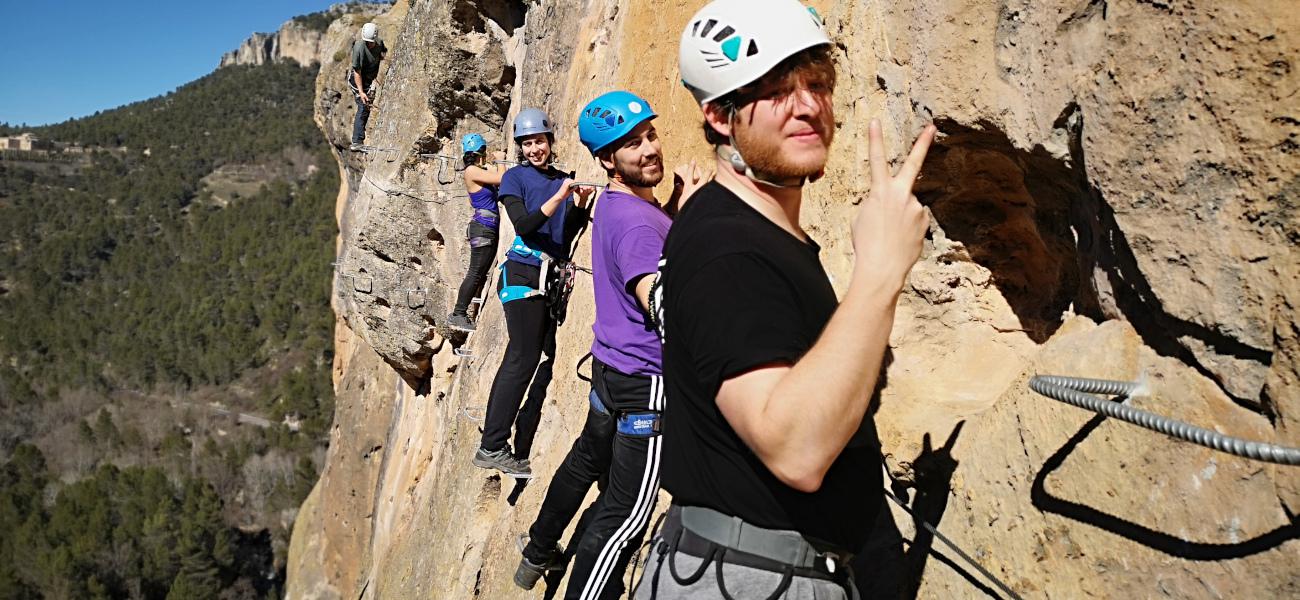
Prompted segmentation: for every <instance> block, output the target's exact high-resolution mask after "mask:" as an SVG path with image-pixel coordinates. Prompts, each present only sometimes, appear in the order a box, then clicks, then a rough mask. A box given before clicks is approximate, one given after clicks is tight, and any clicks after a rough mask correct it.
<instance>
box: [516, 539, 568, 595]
mask: <svg viewBox="0 0 1300 600" xmlns="http://www.w3.org/2000/svg"><path fill="white" fill-rule="evenodd" d="M563 559H564V555H563V553H561V552H560V549H559V548H556V549H555V550H553V551H552V552H551V554H550V556H547V557H546V560H545V561H542V562H541V563H540V564H538V563H535V562H533V561H531V560H528V557H527V556H525V557H521V558H520V559H519V566H518V567H515V585H517V586H519V587H521V588H523V589H525V590H531V589H533V587H534V586H536V585H537V580H539V579H541V578H542V577H544V576H545V575H546V574H547V573H548V572H550V571H560V570H563V569H564V562H563Z"/></svg>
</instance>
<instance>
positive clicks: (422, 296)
mask: <svg viewBox="0 0 1300 600" xmlns="http://www.w3.org/2000/svg"><path fill="white" fill-rule="evenodd" d="M411 294H419V298H420V303H419V304H412V303H411ZM425 298H426V296H425V293H424V290H422V289H419V288H416V289H413V290H406V307H407V308H412V309H414V308H421V307H423V306H424V301H425Z"/></svg>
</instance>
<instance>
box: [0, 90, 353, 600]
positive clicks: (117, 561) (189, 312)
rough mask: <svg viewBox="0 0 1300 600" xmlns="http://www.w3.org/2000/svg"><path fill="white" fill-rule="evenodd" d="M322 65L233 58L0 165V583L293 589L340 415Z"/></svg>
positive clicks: (331, 175) (32, 593)
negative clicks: (296, 536) (222, 177)
mask: <svg viewBox="0 0 1300 600" xmlns="http://www.w3.org/2000/svg"><path fill="white" fill-rule="evenodd" d="M314 80H315V71H314V70H309V69H304V68H301V67H298V66H295V65H283V64H274V65H266V66H259V67H242V66H236V67H227V68H222V69H219V70H217V71H216V72H214V73H212V74H210V75H208V76H206V77H203V78H201V79H199V80H197V81H195V82H193V83H190V84H187V85H185V86H182V87H181V88H178V89H177V90H176V91H174V92H172V93H170V94H167V95H165V96H161V97H158V98H154V99H151V100H147V101H144V102H139V103H135V104H131V105H128V106H124V107H121V108H118V109H114V110H110V111H105V112H102V113H98V114H96V115H94V116H90V117H86V118H83V119H77V120H73V121H68V122H65V123H60V124H57V125H51V126H46V127H40V128H36V129H25V130H24V131H33V132H34V133H35V134H36V135H37V136H39V137H41V138H44V139H47V140H52V141H56V142H65V143H77V144H80V145H82V146H85V147H86V148H87V149H88V151H87V152H85V153H84V154H77V155H66V154H50V155H21V154H19V153H6V155H5V156H4V157H3V159H0V464H2V465H3V469H2V470H0V598H28V597H40V596H46V597H75V598H82V597H145V598H163V597H183V598H204V597H216V596H217V594H218V593H221V595H222V597H232V598H242V597H262V596H264V595H267V594H271V595H277V594H278V590H279V585H280V581H281V580H282V572H283V570H282V565H283V559H282V556H279V557H275V556H274V554H282V552H283V545H284V542H285V540H286V539H287V535H288V529H287V528H288V527H289V526H290V525H291V523H292V518H293V512H294V509H295V508H296V507H297V505H298V504H299V502H300V501H301V499H302V497H303V496H305V495H306V493H307V492H308V491H309V490H310V488H311V485H312V483H313V482H314V480H315V477H316V467H317V464H318V462H319V460H320V456H319V455H320V454H321V453H322V445H323V443H324V437H323V433H324V431H325V430H326V428H327V427H328V425H329V421H330V418H331V415H332V411H333V407H332V400H331V398H332V392H331V389H330V382H329V365H330V361H331V358H332V356H331V354H332V346H331V327H332V324H333V319H332V314H331V312H330V308H329V304H328V302H329V289H328V286H329V282H330V269H331V267H330V261H331V260H332V256H333V239H334V235H335V229H334V222H333V216H332V215H333V202H334V196H335V193H336V191H337V189H338V175H337V172H336V170H335V169H334V168H333V160H332V159H331V158H330V157H329V154H328V152H327V150H326V148H325V144H324V142H323V140H321V137H320V133H319V131H318V130H317V129H316V128H315V126H314V124H313V123H312V120H311V112H312V98H313V91H314ZM15 131H17V129H16V128H13V127H8V126H0V134H7V133H11V132H15ZM232 169H233V170H235V171H238V172H252V173H262V174H264V175H263V176H262V177H261V179H255V180H253V181H252V183H251V185H252V188H251V189H253V190H256V191H255V192H253V193H247V192H246V193H244V194H242V195H241V194H240V193H238V192H233V191H230V190H223V189H219V188H220V186H219V185H218V184H217V183H214V182H216V181H218V178H216V177H215V176H213V177H209V176H210V175H212V174H213V173H214V171H218V172H223V171H227V170H232ZM240 169H242V171H240ZM205 178H206V179H205ZM244 183H245V184H248V183H249V182H247V181H245V182H244ZM243 189H245V190H247V189H248V187H247V186H246V187H245V188H243ZM239 413H246V415H245V416H244V417H240V416H238V414H239ZM290 424H291V425H292V427H291V426H290ZM237 549H238V550H239V551H236V550H237ZM222 590H224V592H223V591H222ZM169 593H170V596H169Z"/></svg>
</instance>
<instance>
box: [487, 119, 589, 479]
mask: <svg viewBox="0 0 1300 600" xmlns="http://www.w3.org/2000/svg"><path fill="white" fill-rule="evenodd" d="M514 139H515V142H516V143H517V144H518V145H519V153H520V163H521V164H520V165H519V166H517V167H513V168H511V169H510V170H508V171H506V173H505V175H503V176H502V177H501V187H500V188H499V190H498V195H499V197H500V200H501V204H502V205H503V206H504V207H505V209H506V214H507V215H509V216H510V222H511V223H512V224H514V226H515V233H516V237H515V239H514V241H513V242H512V243H511V244H510V249H509V250H508V251H506V256H505V260H503V261H501V279H500V280H499V283H498V285H497V297H498V298H500V300H501V304H502V308H503V309H504V312H505V317H506V330H507V332H508V333H509V335H510V342H509V344H508V345H507V346H506V351H505V356H504V357H503V358H502V360H501V367H500V368H499V369H497V374H496V378H495V379H493V380H492V391H491V393H490V395H489V396H488V406H487V414H486V416H485V417H484V420H483V440H482V442H480V444H479V449H478V451H477V452H476V453H475V454H474V465H475V466H478V467H482V468H485V469H497V470H500V471H501V472H503V473H505V474H507V475H510V476H512V477H518V478H528V477H532V468H531V466H530V465H529V463H528V454H529V452H530V451H531V450H532V446H533V435H534V434H536V433H537V423H538V421H539V420H540V419H541V416H542V403H543V401H544V400H545V399H546V387H547V386H548V385H550V383H551V369H552V363H553V362H554V360H555V328H556V320H555V317H554V316H553V315H552V313H551V310H550V307H549V306H548V305H547V300H546V294H545V293H544V285H543V282H544V281H545V278H546V276H547V274H548V270H549V269H550V268H552V267H553V263H552V261H568V260H569V258H570V253H571V248H570V247H569V246H570V245H571V244H572V242H573V238H574V236H575V235H576V234H577V232H578V231H579V230H581V228H582V227H583V226H585V225H586V223H587V216H588V214H589V210H588V204H589V202H590V200H591V197H592V192H593V191H594V190H593V189H592V188H590V187H577V188H576V189H574V186H573V180H572V179H571V178H570V175H568V174H566V173H564V172H563V171H560V170H559V169H556V168H555V167H554V166H552V164H551V163H552V162H553V159H554V154H553V153H552V151H551V146H552V144H553V143H554V142H555V136H554V134H553V133H552V130H551V121H550V119H548V118H547V117H546V113H544V112H542V111H541V110H540V109H536V108H529V109H524V110H522V111H520V113H519V116H517V117H515V122H514ZM573 191H576V192H577V199H576V200H575V199H574V197H573V194H571V193H570V192H573ZM542 354H545V355H546V358H545V360H544V361H542V360H541V359H542ZM539 361H541V362H540V364H539ZM530 379H531V380H532V385H531V386H530V385H529V380H530ZM525 391H527V399H526V400H525V399H524V392H525ZM521 401H523V406H522V407H521V406H520V402H521ZM512 425H513V426H514V429H515V445H514V449H513V450H512V449H511V447H510V444H509V443H507V440H508V439H509V438H510V429H511V426H512Z"/></svg>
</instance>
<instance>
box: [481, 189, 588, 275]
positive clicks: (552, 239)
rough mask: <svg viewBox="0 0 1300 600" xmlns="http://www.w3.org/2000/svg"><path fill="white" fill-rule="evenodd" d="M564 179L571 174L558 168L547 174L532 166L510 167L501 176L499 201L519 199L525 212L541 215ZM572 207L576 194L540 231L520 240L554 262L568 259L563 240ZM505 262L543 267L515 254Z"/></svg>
mask: <svg viewBox="0 0 1300 600" xmlns="http://www.w3.org/2000/svg"><path fill="white" fill-rule="evenodd" d="M565 177H568V174H566V173H564V172H563V171H560V170H559V169H556V168H555V167H547V170H546V171H540V170H538V169H536V168H534V167H533V166H532V165H518V166H515V167H511V168H510V170H508V171H506V173H505V175H502V176H501V187H500V188H498V189H497V196H498V197H499V198H505V197H506V196H516V197H518V198H519V199H521V200H523V201H524V208H525V209H527V210H528V212H530V213H533V212H538V211H540V210H541V209H542V205H543V204H545V203H546V201H547V200H550V199H551V196H554V195H555V193H556V192H558V191H560V185H561V184H563V183H564V179H565ZM572 205H573V194H569V196H568V197H567V198H565V199H564V202H562V203H560V206H559V208H557V209H555V214H553V215H551V216H550V217H549V218H547V219H546V222H544V223H542V226H541V227H538V228H537V231H534V232H532V233H529V234H526V235H521V236H519V237H520V238H522V239H523V240H524V243H525V244H527V245H528V247H530V248H532V249H534V250H541V251H542V252H545V253H546V254H547V255H548V256H551V257H554V258H568V252H569V250H568V244H567V240H565V239H564V219H565V216H566V215H568V212H569V207H570V206H572ZM506 258H507V259H510V260H513V261H518V262H521V263H525V264H530V265H538V264H541V261H540V260H538V259H536V258H533V257H532V256H530V255H526V254H520V253H518V252H515V251H514V250H511V251H509V252H506Z"/></svg>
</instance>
